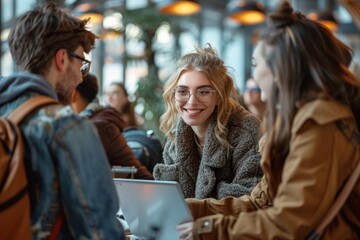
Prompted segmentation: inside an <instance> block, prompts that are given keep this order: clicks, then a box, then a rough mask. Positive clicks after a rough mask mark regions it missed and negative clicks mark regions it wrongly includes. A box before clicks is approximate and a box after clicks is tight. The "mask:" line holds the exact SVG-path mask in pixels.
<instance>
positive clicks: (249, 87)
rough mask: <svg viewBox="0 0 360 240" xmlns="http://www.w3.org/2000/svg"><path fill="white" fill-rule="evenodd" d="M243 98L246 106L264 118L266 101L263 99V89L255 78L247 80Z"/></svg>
mask: <svg viewBox="0 0 360 240" xmlns="http://www.w3.org/2000/svg"><path fill="white" fill-rule="evenodd" d="M242 98H243V99H242V100H243V104H244V107H245V108H246V109H247V110H248V111H249V112H251V113H252V114H254V115H255V116H257V117H258V118H260V120H262V119H263V117H264V114H265V111H266V103H265V102H264V101H263V100H262V99H261V89H260V87H259V86H258V84H257V83H256V82H255V81H254V79H252V78H249V79H248V80H247V81H246V84H245V89H244V94H243V95H242Z"/></svg>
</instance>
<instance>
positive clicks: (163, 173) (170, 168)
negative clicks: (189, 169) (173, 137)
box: [153, 141, 179, 181]
mask: <svg viewBox="0 0 360 240" xmlns="http://www.w3.org/2000/svg"><path fill="white" fill-rule="evenodd" d="M174 155H175V146H174V143H172V142H171V141H167V142H166V143H165V146H164V150H163V159H164V163H163V164H162V163H158V164H156V165H155V167H154V171H153V174H154V178H155V179H156V180H164V181H179V176H178V174H179V173H178V172H179V163H178V162H175V160H174V159H173V157H174Z"/></svg>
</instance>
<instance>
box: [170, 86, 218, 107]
mask: <svg viewBox="0 0 360 240" xmlns="http://www.w3.org/2000/svg"><path fill="white" fill-rule="evenodd" d="M172 92H173V93H174V94H175V99H176V101H178V102H181V103H185V102H187V101H189V99H190V95H191V94H194V93H195V96H196V98H197V99H198V100H199V101H200V102H203V103H206V102H210V101H211V100H212V93H214V92H216V90H214V89H212V88H209V87H204V88H199V89H197V90H196V91H194V92H192V91H190V90H189V89H187V88H183V87H177V88H175V89H173V91H172Z"/></svg>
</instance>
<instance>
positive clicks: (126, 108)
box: [105, 82, 143, 128]
mask: <svg viewBox="0 0 360 240" xmlns="http://www.w3.org/2000/svg"><path fill="white" fill-rule="evenodd" d="M105 102H106V104H108V105H110V106H111V107H113V108H115V109H116V110H117V111H118V112H120V113H121V114H122V117H123V119H124V121H125V128H127V127H138V126H141V125H142V122H143V121H142V120H141V118H140V117H139V116H137V114H136V113H135V109H134V106H133V104H132V103H131V102H130V101H129V95H128V92H127V91H126V88H125V86H124V84H123V83H120V82H113V83H111V84H110V86H109V88H108V89H107V90H106V93H105Z"/></svg>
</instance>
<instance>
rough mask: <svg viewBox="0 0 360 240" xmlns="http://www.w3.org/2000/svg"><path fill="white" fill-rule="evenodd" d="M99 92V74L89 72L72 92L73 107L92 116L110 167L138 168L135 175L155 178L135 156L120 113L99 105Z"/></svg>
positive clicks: (81, 114)
mask: <svg viewBox="0 0 360 240" xmlns="http://www.w3.org/2000/svg"><path fill="white" fill-rule="evenodd" d="M98 91H99V87H98V83H97V78H96V76H95V75H93V74H88V75H86V76H85V77H84V79H83V81H82V83H80V84H79V85H78V86H77V88H76V90H75V91H74V93H73V95H72V104H71V105H72V108H73V109H74V111H75V112H77V113H79V114H80V116H84V117H86V118H89V119H90V121H91V122H92V123H94V124H95V126H96V128H97V130H98V133H99V136H100V139H101V142H102V143H103V146H104V148H105V152H106V155H107V157H108V160H109V163H110V166H111V167H113V166H129V167H135V168H136V169H137V172H136V173H135V174H134V178H136V179H153V176H152V174H151V173H150V172H149V171H148V170H147V168H146V167H145V166H143V165H142V164H141V162H140V161H139V160H138V159H136V158H135V155H134V153H133V152H132V150H131V149H130V147H129V146H128V145H127V142H126V139H125V138H124V136H123V135H122V131H123V130H124V126H125V123H124V121H123V120H122V116H121V113H119V112H118V111H116V110H115V109H114V108H113V107H110V106H108V107H104V106H102V105H100V104H99V101H98V99H97V94H98Z"/></svg>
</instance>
